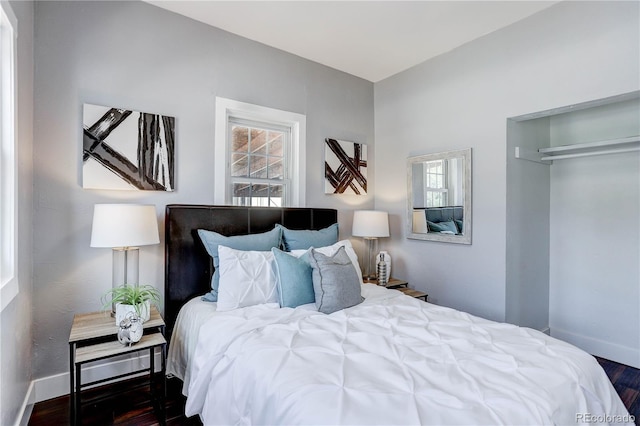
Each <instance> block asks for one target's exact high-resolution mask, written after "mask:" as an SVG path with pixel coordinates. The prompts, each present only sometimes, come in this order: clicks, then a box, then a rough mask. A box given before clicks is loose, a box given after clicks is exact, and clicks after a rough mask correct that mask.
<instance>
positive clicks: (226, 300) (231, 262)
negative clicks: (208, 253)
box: [217, 246, 278, 311]
mask: <svg viewBox="0 0 640 426" xmlns="http://www.w3.org/2000/svg"><path fill="white" fill-rule="evenodd" d="M218 254H219V256H220V267H219V269H220V285H219V287H218V307H217V310H218V311H230V310H233V309H237V308H242V307H245V306H253V305H260V304H263V303H273V302H275V303H277V302H278V290H277V288H278V286H277V282H276V280H277V276H276V273H275V260H274V257H273V253H271V252H270V251H242V250H235V249H232V248H229V247H225V246H219V247H218Z"/></svg>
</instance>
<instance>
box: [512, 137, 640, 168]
mask: <svg viewBox="0 0 640 426" xmlns="http://www.w3.org/2000/svg"><path fill="white" fill-rule="evenodd" d="M611 148H613V149H611ZM632 151H640V136H629V137H626V138H619V139H610V140H604V141H596V142H586V143H577V144H573V145H562V146H554V147H550V148H540V149H539V150H538V151H527V150H524V149H522V148H520V147H516V153H515V154H516V155H515V156H516V158H519V159H522V160H529V161H534V162H536V163H542V164H551V162H552V161H554V160H565V159H569V158H578V157H591V156H594V155H607V154H620V153H624V152H632Z"/></svg>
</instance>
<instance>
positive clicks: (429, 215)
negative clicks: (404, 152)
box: [407, 148, 471, 244]
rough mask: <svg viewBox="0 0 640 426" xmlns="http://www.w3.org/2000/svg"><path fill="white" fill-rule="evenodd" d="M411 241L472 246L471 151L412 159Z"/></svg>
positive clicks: (410, 196)
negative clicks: (418, 240)
mask: <svg viewBox="0 0 640 426" xmlns="http://www.w3.org/2000/svg"><path fill="white" fill-rule="evenodd" d="M407 172H408V179H407V181H408V185H409V188H408V195H409V196H408V213H409V216H408V225H409V234H408V237H409V238H415V239H421V240H432V241H442V242H451V243H460V244H471V148H469V149H465V150H461V151H449V152H443V153H438V154H427V155H421V156H417V157H410V158H409V161H408V168H407Z"/></svg>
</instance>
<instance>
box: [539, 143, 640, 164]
mask: <svg viewBox="0 0 640 426" xmlns="http://www.w3.org/2000/svg"><path fill="white" fill-rule="evenodd" d="M633 151H640V146H638V147H634V148H626V149H608V150H604V151H593V152H580V153H577V154H564V155H549V156H548V157H542V158H541V160H542V161H553V160H564V159H566V158H577V157H592V156H595V155H606V154H619V153H622V152H633Z"/></svg>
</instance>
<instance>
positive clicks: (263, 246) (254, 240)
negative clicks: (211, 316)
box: [198, 228, 281, 302]
mask: <svg viewBox="0 0 640 426" xmlns="http://www.w3.org/2000/svg"><path fill="white" fill-rule="evenodd" d="M280 234H281V233H280V229H278V228H275V229H272V230H271V231H268V232H263V233H262V234H250V235H235V236H233V237H226V236H224V235H222V234H218V233H217V232H213V231H207V230H205V229H198V236H200V240H202V244H204V248H205V249H207V253H209V256H211V257H212V258H213V267H214V268H215V271H214V273H213V278H212V279H211V292H210V293H207V294H205V295H204V297H203V299H204V300H206V301H208V302H217V301H218V284H219V282H220V272H218V267H219V266H220V258H219V257H218V246H225V247H229V248H232V249H236V250H247V251H248V250H254V251H269V250H271V248H272V247H278V246H279V245H280Z"/></svg>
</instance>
